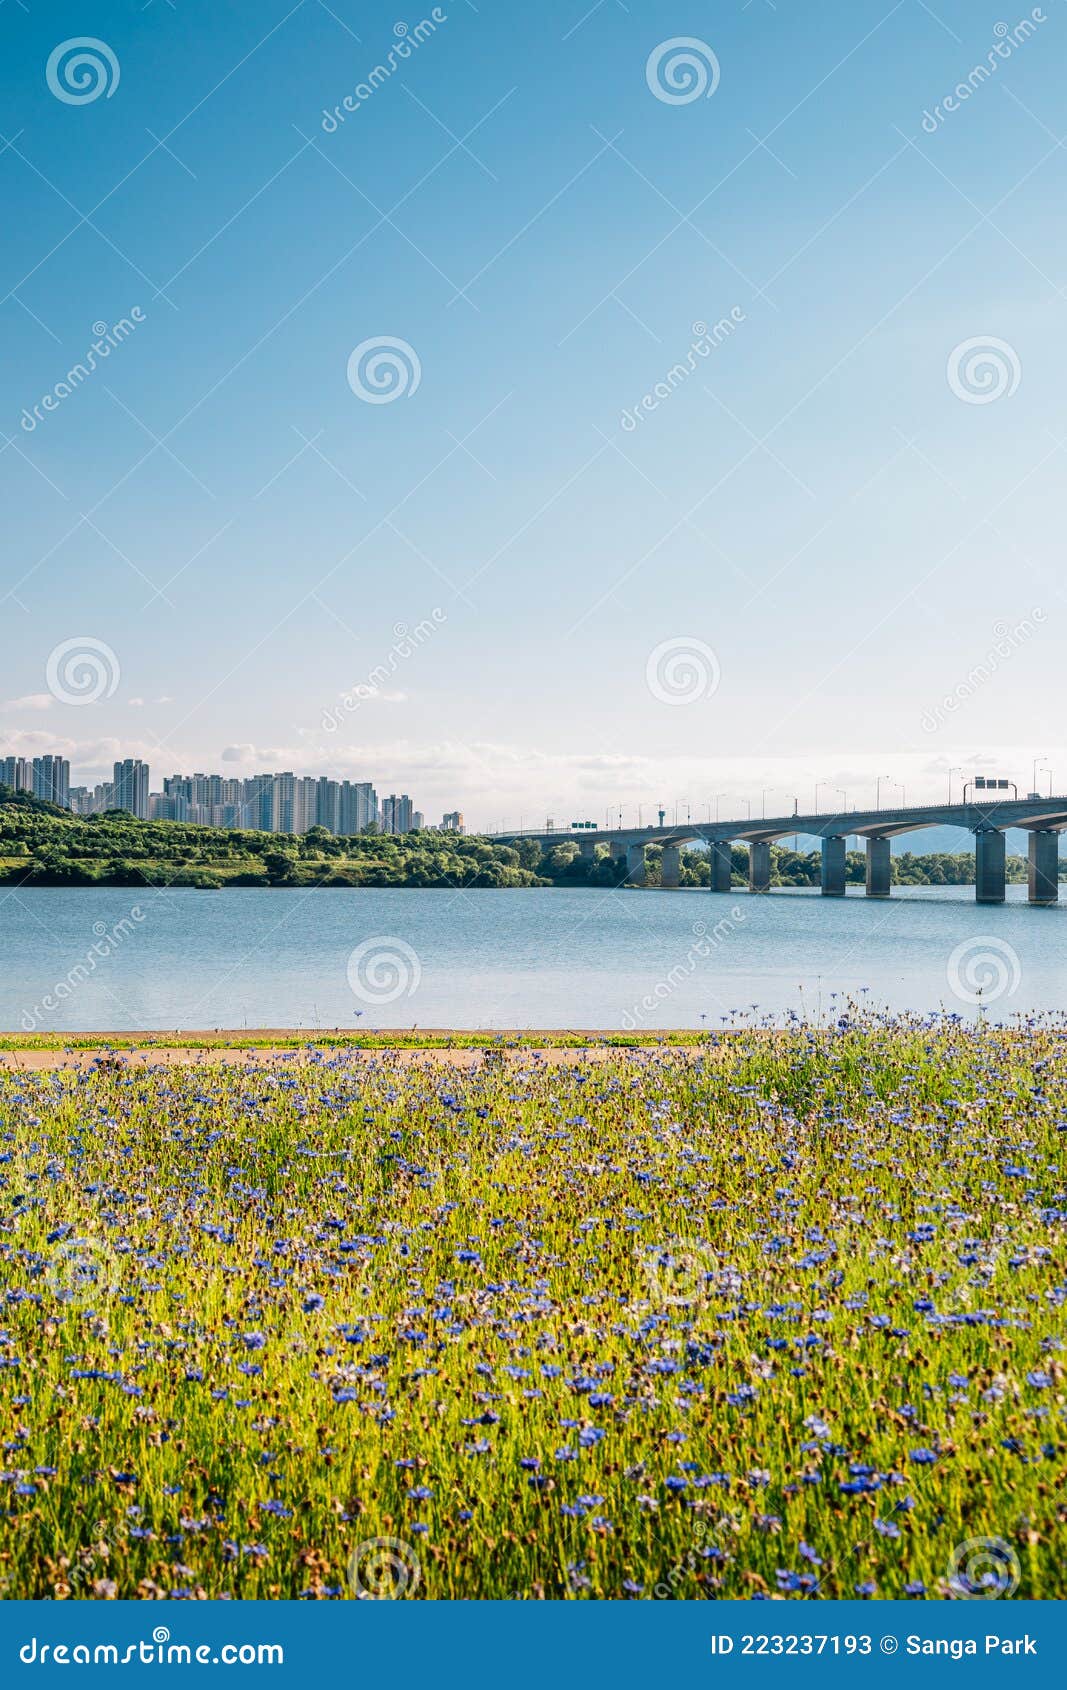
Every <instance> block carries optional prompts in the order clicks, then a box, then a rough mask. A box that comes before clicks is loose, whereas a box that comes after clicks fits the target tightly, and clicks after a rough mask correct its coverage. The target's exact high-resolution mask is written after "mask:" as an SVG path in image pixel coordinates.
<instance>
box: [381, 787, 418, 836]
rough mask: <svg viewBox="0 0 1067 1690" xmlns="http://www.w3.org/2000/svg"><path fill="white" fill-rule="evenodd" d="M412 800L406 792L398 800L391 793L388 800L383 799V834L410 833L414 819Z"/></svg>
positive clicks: (393, 793) (394, 794)
mask: <svg viewBox="0 0 1067 1690" xmlns="http://www.w3.org/2000/svg"><path fill="white" fill-rule="evenodd" d="M412 814H413V811H412V805H411V799H410V798H409V797H408V795H407V793H406V792H402V793H401V794H400V797H399V798H398V797H397V795H396V793H395V792H391V793H390V794H389V797H388V798H383V799H382V832H383V833H410V832H411V819H412Z"/></svg>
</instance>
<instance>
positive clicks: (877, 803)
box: [874, 775, 889, 810]
mask: <svg viewBox="0 0 1067 1690" xmlns="http://www.w3.org/2000/svg"><path fill="white" fill-rule="evenodd" d="M888 779H889V776H888V775H879V776H878V778H877V779H876V780H875V783H874V807H875V809H876V810H880V809H881V808H882V782H883V781H884V780H888Z"/></svg>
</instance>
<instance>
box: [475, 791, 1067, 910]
mask: <svg viewBox="0 0 1067 1690" xmlns="http://www.w3.org/2000/svg"><path fill="white" fill-rule="evenodd" d="M924 827H959V828H966V829H968V830H969V831H970V832H971V833H973V834H974V845H975V897H976V899H977V901H978V902H979V903H980V904H1002V903H1003V902H1004V885H1005V872H1004V863H1005V854H1006V853H1005V844H1004V830H1005V829H1006V828H1009V827H1018V828H1024V829H1025V830H1026V831H1027V832H1028V833H1029V835H1030V840H1029V865H1030V872H1029V897H1030V902H1031V903H1032V904H1054V903H1055V902H1056V900H1057V898H1058V897H1059V835H1060V833H1061V831H1062V830H1063V829H1064V828H1067V798H1026V799H1022V798H1013V799H1009V800H1005V801H1004V802H1001V803H982V804H976V803H974V802H972V803H969V804H926V805H919V806H917V807H912V808H910V809H897V810H890V809H883V810H849V811H848V812H847V813H845V812H841V811H836V812H834V813H833V814H829V815H803V816H802V815H792V816H761V817H760V818H759V819H758V820H757V819H754V818H753V817H747V818H746V819H745V820H744V821H723V822H685V823H684V824H682V825H681V826H679V825H677V824H676V825H675V826H673V827H670V826H664V827H642V828H636V827H634V828H622V827H619V828H606V829H601V828H598V829H596V830H595V831H594V830H593V829H592V828H590V829H589V830H588V831H584V830H577V829H569V828H561V829H558V830H554V831H552V832H549V831H547V830H546V831H543V832H542V831H541V830H539V829H537V828H527V829H525V830H524V831H522V832H520V833H493V834H490V835H489V838H490V839H492V840H494V841H495V842H496V843H498V844H500V845H514V844H517V843H518V842H519V841H520V840H522V839H536V840H537V841H538V842H539V843H540V845H541V846H542V848H544V849H547V848H548V847H550V846H552V845H559V844H562V842H563V841H564V840H567V839H573V840H574V842H575V843H576V844H577V845H578V847H579V850H580V851H581V854H582V856H583V857H586V858H593V857H595V856H596V854H597V846H598V845H607V846H608V847H609V850H610V855H611V856H612V857H613V858H614V859H616V860H621V859H622V858H623V857H625V859H626V870H627V872H626V880H627V883H628V884H630V885H634V886H641V885H643V884H644V883H645V846H646V845H660V846H662V848H663V869H662V883H663V885H664V887H666V888H671V887H677V886H678V884H679V880H680V872H681V849H682V846H683V845H690V844H693V843H694V842H695V841H698V840H702V841H703V842H704V843H705V844H706V845H707V847H708V856H709V860H710V864H711V890H712V891H713V892H729V890H730V872H731V863H730V846H731V845H732V844H733V843H734V842H735V841H741V842H744V843H745V844H747V845H748V889H749V891H750V892H768V891H770V884H771V844H772V842H773V841H775V840H777V839H785V838H788V837H789V835H791V834H801V833H802V834H806V835H808V836H810V837H814V838H818V839H821V840H822V892H823V895H824V897H827V898H843V897H844V895H845V841H846V839H847V838H849V837H850V836H851V835H853V834H856V835H858V836H859V837H860V838H862V839H865V840H866V846H867V888H866V889H867V896H868V898H888V896H889V887H890V867H889V864H890V844H889V842H890V840H891V839H895V838H897V837H898V835H900V834H902V833H912V832H915V831H916V830H917V829H919V828H924Z"/></svg>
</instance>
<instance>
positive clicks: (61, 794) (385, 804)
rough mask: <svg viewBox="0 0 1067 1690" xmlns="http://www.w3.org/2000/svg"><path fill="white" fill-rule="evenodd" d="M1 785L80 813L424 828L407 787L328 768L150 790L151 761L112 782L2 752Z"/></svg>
mask: <svg viewBox="0 0 1067 1690" xmlns="http://www.w3.org/2000/svg"><path fill="white" fill-rule="evenodd" d="M0 784H3V785H4V786H10V787H13V788H14V790H15V791H16V792H29V793H32V794H33V796H34V797H35V798H46V799H47V800H48V802H49V803H51V804H59V805H60V806H61V807H62V808H63V809H65V810H71V811H72V812H73V813H74V814H75V815H77V816H91V815H97V814H99V813H100V812H102V811H104V810H128V811H129V813H130V815H131V816H139V817H141V818H142V819H143V820H145V821H172V822H199V823H201V824H202V825H203V826H206V827H238V828H253V829H255V830H257V831H259V832H262V833H308V832H309V831H310V830H311V828H313V827H323V828H325V829H326V831H327V832H328V833H336V834H344V835H348V834H354V833H366V832H368V831H371V832H374V833H418V832H419V831H420V830H422V829H424V828H425V827H426V819H425V817H424V815H423V813H422V811H421V810H416V808H415V806H414V804H413V803H412V801H411V799H410V798H409V797H408V795H407V793H406V792H402V793H399V794H398V793H395V792H392V793H390V794H389V796H388V797H387V798H382V799H381V800H379V798H378V794H377V792H376V791H375V790H374V787H373V786H372V785H371V783H370V781H350V780H331V779H330V777H329V776H328V775H317V776H316V775H296V774H293V773H292V772H290V771H285V772H283V773H281V774H271V775H267V774H264V775H251V776H249V777H247V778H245V779H243V780H242V779H237V780H234V779H230V778H228V777H227V776H225V775H204V774H195V775H167V776H166V777H165V778H164V781H163V790H162V792H151V791H150V790H149V775H148V764H147V763H144V762H142V761H141V759H140V758H139V757H126V758H124V759H123V760H122V762H120V763H116V764H115V766H114V770H113V773H112V778H111V780H109V781H101V782H100V783H99V784H98V785H97V786H93V787H89V786H71V784H70V763H69V761H68V760H67V758H65V757H58V756H56V757H34V758H33V759H32V760H31V759H29V758H26V757H0ZM433 831H437V832H441V833H464V832H465V831H466V829H465V828H464V825H463V814H462V812H461V811H460V810H450V811H449V812H448V813H447V815H445V816H443V817H442V818H441V822H440V826H439V827H438V828H436V829H434V830H433Z"/></svg>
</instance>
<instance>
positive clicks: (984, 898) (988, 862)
mask: <svg viewBox="0 0 1067 1690" xmlns="http://www.w3.org/2000/svg"><path fill="white" fill-rule="evenodd" d="M1004 858H1005V845H1004V835H1003V834H1002V833H1001V831H1000V829H999V828H995V827H982V828H979V829H978V830H977V832H976V833H975V836H974V896H975V902H976V903H979V904H1002V903H1003V902H1004V879H1005V875H1004Z"/></svg>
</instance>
